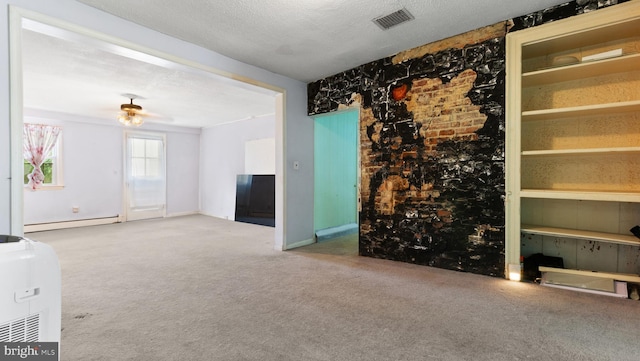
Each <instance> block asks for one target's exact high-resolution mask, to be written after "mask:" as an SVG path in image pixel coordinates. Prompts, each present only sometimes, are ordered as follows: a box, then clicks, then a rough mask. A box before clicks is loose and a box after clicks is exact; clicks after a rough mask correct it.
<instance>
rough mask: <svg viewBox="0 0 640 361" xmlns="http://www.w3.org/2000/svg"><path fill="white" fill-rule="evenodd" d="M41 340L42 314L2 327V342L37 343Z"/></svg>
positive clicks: (0, 338) (0, 330) (0, 339)
mask: <svg viewBox="0 0 640 361" xmlns="http://www.w3.org/2000/svg"><path fill="white" fill-rule="evenodd" d="M39 338H40V314H35V315H31V316H28V317H25V318H21V319H18V320H15V321H11V322H7V323H4V324H1V325H0V342H37V341H38V340H39Z"/></svg>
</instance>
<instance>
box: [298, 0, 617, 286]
mask: <svg viewBox="0 0 640 361" xmlns="http://www.w3.org/2000/svg"><path fill="white" fill-rule="evenodd" d="M619 2H624V1H614V0H606V1H605V0H578V1H571V2H568V3H565V4H562V5H559V6H556V7H553V8H550V9H545V10H541V11H538V12H535V13H533V14H528V15H525V16H521V17H518V18H514V19H512V20H509V21H505V22H504V23H500V24H496V25H493V26H491V27H487V28H483V29H479V30H478V33H481V36H476V34H474V33H473V32H472V33H466V34H462V35H460V36H458V37H454V38H450V39H445V40H443V41H442V42H439V44H436V45H435V46H431V47H428V49H440V50H437V51H432V52H427V53H424V51H420V49H418V50H417V51H415V52H413V53H412V52H409V53H407V54H405V56H404V57H398V56H396V57H389V58H385V59H381V60H378V61H375V62H371V63H368V64H364V65H361V66H359V67H357V68H354V69H351V70H347V71H345V72H342V73H339V74H336V75H334V76H331V77H328V78H325V79H321V80H318V81H316V82H314V83H311V84H309V85H308V97H309V98H308V110H309V114H310V115H313V114H320V113H325V112H330V111H334V110H337V109H338V107H340V106H356V105H359V106H360V108H361V115H360V131H361V135H360V137H361V144H360V149H361V159H362V161H361V176H362V189H361V198H362V210H361V212H360V241H359V250H360V254H361V255H363V256H371V257H377V258H385V259H392V260H397V261H404V262H411V263H417V264H423V265H430V266H436V267H441V268H447V269H453V270H460V271H467V272H474V273H479V274H485V275H491V276H500V277H502V276H504V222H505V214H504V181H505V173H504V147H505V132H504V130H505V117H504V113H505V112H504V107H505V84H504V83H505V35H506V32H507V31H517V30H520V29H524V28H528V27H532V26H537V25H540V24H544V23H547V22H550V21H554V20H558V19H562V18H566V17H569V16H574V15H578V14H581V13H584V12H588V11H592V10H596V9H599V8H602V7H606V6H609V5H613V4H615V3H619ZM478 38H481V39H482V40H477V39H478ZM423 53H424V54H423ZM399 58H401V59H400V60H398V59H399Z"/></svg>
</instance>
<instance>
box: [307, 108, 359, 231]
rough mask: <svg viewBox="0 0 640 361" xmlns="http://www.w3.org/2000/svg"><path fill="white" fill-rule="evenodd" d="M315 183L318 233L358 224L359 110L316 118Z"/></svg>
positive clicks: (315, 220) (315, 211) (315, 209)
mask: <svg viewBox="0 0 640 361" xmlns="http://www.w3.org/2000/svg"><path fill="white" fill-rule="evenodd" d="M314 180H315V189H314V225H315V230H316V231H317V230H321V229H326V228H331V227H337V226H341V225H345V224H350V223H357V191H358V188H357V181H358V111H348V112H342V113H334V114H328V115H323V116H319V117H316V118H315V125H314Z"/></svg>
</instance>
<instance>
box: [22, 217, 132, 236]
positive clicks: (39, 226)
mask: <svg viewBox="0 0 640 361" xmlns="http://www.w3.org/2000/svg"><path fill="white" fill-rule="evenodd" d="M120 222H122V219H121V217H120V216H119V215H118V216H113V217H102V218H91V219H79V220H74V221H63V222H50V223H35V224H25V225H24V232H25V233H29V232H41V231H52V230H55V229H65V228H76V227H87V226H99V225H103V224H112V223H120Z"/></svg>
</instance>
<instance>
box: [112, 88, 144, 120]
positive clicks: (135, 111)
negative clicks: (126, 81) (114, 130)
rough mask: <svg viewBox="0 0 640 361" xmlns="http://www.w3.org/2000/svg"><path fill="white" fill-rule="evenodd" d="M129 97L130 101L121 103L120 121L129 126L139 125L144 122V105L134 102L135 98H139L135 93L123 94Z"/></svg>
mask: <svg viewBox="0 0 640 361" xmlns="http://www.w3.org/2000/svg"><path fill="white" fill-rule="evenodd" d="M122 95H123V96H125V97H127V98H129V100H130V102H129V103H128V104H127V103H125V104H121V105H120V114H118V121H119V122H120V123H121V124H122V125H124V126H127V127H130V126H134V127H139V126H141V125H142V123H144V120H143V119H142V107H141V106H139V105H137V104H133V99H136V98H139V97H138V96H137V95H135V94H122Z"/></svg>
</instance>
